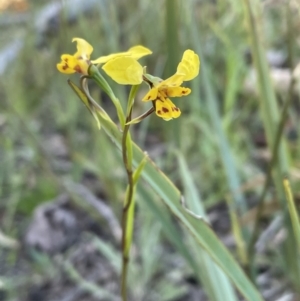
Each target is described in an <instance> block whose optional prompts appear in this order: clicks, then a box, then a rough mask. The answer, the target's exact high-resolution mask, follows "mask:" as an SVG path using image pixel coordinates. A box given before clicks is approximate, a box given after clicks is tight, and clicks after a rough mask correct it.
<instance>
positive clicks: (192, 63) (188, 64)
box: [176, 49, 200, 81]
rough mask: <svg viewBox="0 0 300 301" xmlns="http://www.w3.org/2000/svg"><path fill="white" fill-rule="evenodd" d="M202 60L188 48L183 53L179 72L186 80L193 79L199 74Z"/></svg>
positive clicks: (178, 68)
mask: <svg viewBox="0 0 300 301" xmlns="http://www.w3.org/2000/svg"><path fill="white" fill-rule="evenodd" d="M199 69H200V60H199V56H198V55H197V54H196V53H195V52H194V51H192V50H190V49H188V50H186V51H185V52H184V53H183V56H182V60H181V62H180V63H179V64H178V67H177V72H176V73H177V74H183V75H184V79H183V80H184V81H188V80H192V79H193V78H195V77H196V76H197V75H198V74H199Z"/></svg>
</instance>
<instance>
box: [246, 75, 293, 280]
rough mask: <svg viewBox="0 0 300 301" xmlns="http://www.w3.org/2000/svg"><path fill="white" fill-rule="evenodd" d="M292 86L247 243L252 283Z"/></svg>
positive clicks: (248, 271) (248, 269) (249, 272)
mask: <svg viewBox="0 0 300 301" xmlns="http://www.w3.org/2000/svg"><path fill="white" fill-rule="evenodd" d="M293 86H294V80H292V83H291V85H290V89H289V95H288V97H287V100H286V102H285V103H284V107H283V110H282V114H281V120H280V123H279V125H278V128H277V132H276V136H275V141H274V147H273V150H272V158H271V161H270V163H269V165H268V169H267V177H266V181H265V185H264V188H263V190H262V193H261V195H260V198H259V201H258V205H257V214H256V218H255V222H254V228H253V232H252V236H251V238H250V241H249V246H248V258H249V266H248V268H247V273H248V275H249V277H251V278H252V280H253V281H254V273H253V271H251V266H253V261H254V257H255V252H254V251H255V250H254V246H255V242H256V240H257V238H258V235H259V222H260V220H261V217H262V214H263V211H264V205H265V203H264V201H265V198H266V195H267V192H268V188H269V186H270V184H271V181H272V170H273V168H275V166H276V163H277V157H278V152H279V148H280V141H281V138H282V133H283V130H284V125H285V121H286V119H287V116H288V108H289V106H290V104H291V101H292V87H293Z"/></svg>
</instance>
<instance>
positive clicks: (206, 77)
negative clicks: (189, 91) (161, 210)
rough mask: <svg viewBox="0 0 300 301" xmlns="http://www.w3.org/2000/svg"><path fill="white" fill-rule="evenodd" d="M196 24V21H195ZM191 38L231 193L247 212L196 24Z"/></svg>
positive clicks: (192, 29)
mask: <svg viewBox="0 0 300 301" xmlns="http://www.w3.org/2000/svg"><path fill="white" fill-rule="evenodd" d="M194 24H196V22H194ZM190 32H191V35H192V36H191V38H192V40H193V41H194V48H195V51H196V52H197V53H198V54H199V56H200V58H201V72H200V75H201V82H202V83H203V88H204V93H205V96H206V103H207V106H208V113H209V115H210V119H211V122H212V125H213V127H214V130H215V132H216V134H217V136H218V141H219V149H220V156H221V159H222V163H223V165H224V168H225V172H226V176H227V179H228V185H229V187H230V190H231V193H232V195H233V197H234V200H235V204H237V206H238V207H239V208H240V209H241V211H242V212H245V211H246V209H247V206H246V203H245V199H244V196H243V194H242V193H241V192H240V186H241V185H240V178H239V175H238V172H237V169H236V167H235V163H234V159H233V155H232V153H231V150H230V146H229V143H228V140H227V137H226V135H225V133H224V130H223V127H222V122H221V120H222V119H221V116H220V113H219V108H218V99H217V96H216V93H215V90H214V87H213V85H212V81H211V80H210V70H209V69H208V66H207V64H206V62H205V59H204V57H203V51H202V46H201V40H200V39H199V36H200V33H199V32H198V30H197V27H196V26H195V25H193V26H191V31H190Z"/></svg>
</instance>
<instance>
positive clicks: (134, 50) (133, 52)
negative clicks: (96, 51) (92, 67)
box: [92, 45, 152, 64]
mask: <svg viewBox="0 0 300 301" xmlns="http://www.w3.org/2000/svg"><path fill="white" fill-rule="evenodd" d="M151 53H152V51H151V50H150V49H148V48H146V47H144V46H141V45H138V46H134V47H131V48H130V49H129V50H128V51H124V52H118V53H112V54H110V55H106V56H101V57H99V58H98V59H96V60H93V61H92V63H93V64H104V63H106V62H108V61H109V60H112V59H115V58H117V57H122V56H128V57H131V58H134V59H136V60H138V59H139V58H141V57H143V56H145V55H149V54H151Z"/></svg>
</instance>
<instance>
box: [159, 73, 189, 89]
mask: <svg viewBox="0 0 300 301" xmlns="http://www.w3.org/2000/svg"><path fill="white" fill-rule="evenodd" d="M183 79H184V75H181V74H176V73H175V74H174V75H172V76H170V77H169V78H167V79H166V80H163V81H162V82H160V83H159V84H158V85H157V87H158V88H161V87H179V86H180V85H181V84H182V83H183Z"/></svg>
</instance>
